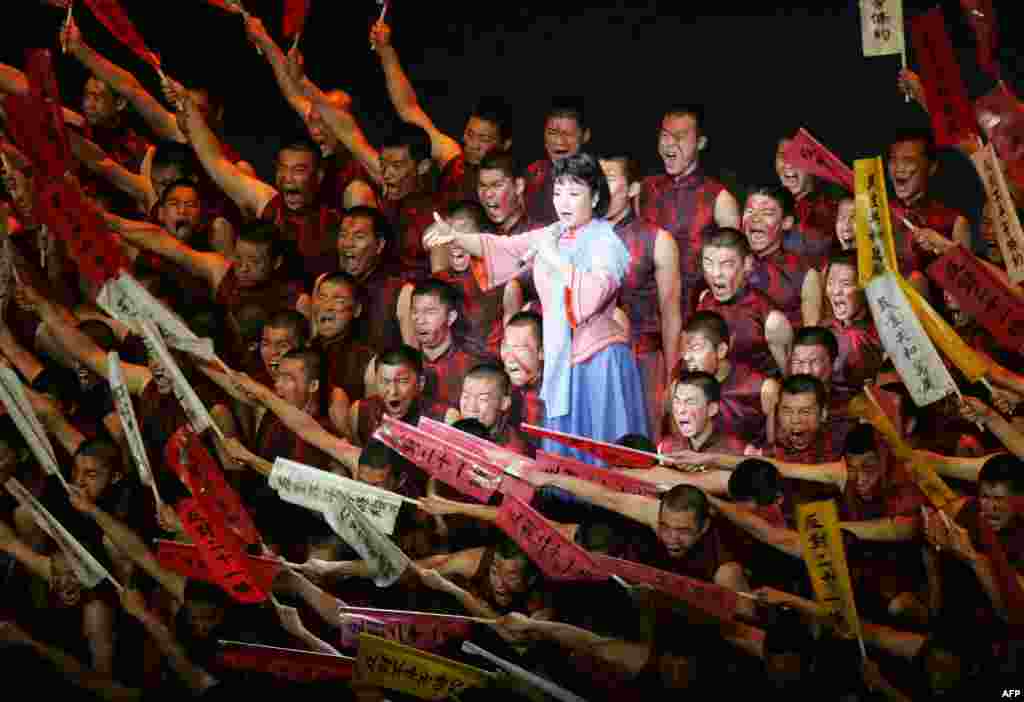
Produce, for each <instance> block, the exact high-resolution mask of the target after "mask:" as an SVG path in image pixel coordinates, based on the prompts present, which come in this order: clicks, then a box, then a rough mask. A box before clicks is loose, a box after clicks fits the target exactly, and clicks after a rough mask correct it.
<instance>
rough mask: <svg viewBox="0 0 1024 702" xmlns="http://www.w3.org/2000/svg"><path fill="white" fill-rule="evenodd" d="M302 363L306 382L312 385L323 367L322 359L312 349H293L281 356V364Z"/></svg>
mask: <svg viewBox="0 0 1024 702" xmlns="http://www.w3.org/2000/svg"><path fill="white" fill-rule="evenodd" d="M285 361H302V369H303V371H305V373H306V380H307V381H308V382H310V383H312V382H313V381H314V380H319V379H320V367H321V366H322V365H323V357H322V356H321V355H320V354H319V352H317V351H313V350H312V349H295V350H294V351H289V352H288V353H286V354H285V355H284V356H281V362H282V363H284V362H285Z"/></svg>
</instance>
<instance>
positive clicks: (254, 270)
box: [232, 239, 274, 288]
mask: <svg viewBox="0 0 1024 702" xmlns="http://www.w3.org/2000/svg"><path fill="white" fill-rule="evenodd" d="M272 250H273V246H272V245H271V244H270V242H267V243H262V242H259V243H258V242H255V241H247V240H246V239H239V240H238V242H237V243H236V244H235V253H234V255H233V256H232V260H233V261H234V263H235V274H236V275H237V276H238V285H239V287H242V288H252V287H255V286H257V285H262V284H263V283H265V282H267V281H268V280H270V274H271V273H272V272H273V271H274V259H273V254H272Z"/></svg>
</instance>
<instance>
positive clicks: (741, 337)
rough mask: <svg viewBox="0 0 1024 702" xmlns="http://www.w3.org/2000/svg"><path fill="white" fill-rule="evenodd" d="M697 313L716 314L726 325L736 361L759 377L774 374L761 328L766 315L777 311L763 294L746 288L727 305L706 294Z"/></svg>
mask: <svg viewBox="0 0 1024 702" xmlns="http://www.w3.org/2000/svg"><path fill="white" fill-rule="evenodd" d="M697 309H698V310H699V311H702V310H710V311H711V312H717V313H718V314H720V315H721V316H722V318H723V319H724V320H725V322H726V324H728V325H729V332H730V333H731V334H732V338H733V340H732V357H733V358H734V359H736V361H738V362H739V363H743V364H745V365H748V366H750V367H752V368H754V369H755V370H759V371H761V372H762V373H769V374H770V373H774V372H775V371H776V370H777V366H776V363H775V359H774V358H773V357H772V354H771V351H770V350H769V349H768V340H767V339H766V338H765V335H764V324H765V321H766V320H767V319H768V315H769V314H770V313H771V312H773V311H775V310H777V309H778V308H777V307H776V306H775V304H774V303H773V302H772V300H770V299H769V298H768V296H767V295H766V294H764V293H763V292H761V291H760V290H758V289H756V288H753V287H749V286H745V287H743V288H740V290H739V292H737V293H736V295H735V296H734V297H733V298H732V299H731V300H729V301H728V302H719V301H718V300H716V299H715V296H714V295H712V294H711V293H708V294H707V295H705V296H704V299H703V300H701V301H700V304H699V305H698V306H697Z"/></svg>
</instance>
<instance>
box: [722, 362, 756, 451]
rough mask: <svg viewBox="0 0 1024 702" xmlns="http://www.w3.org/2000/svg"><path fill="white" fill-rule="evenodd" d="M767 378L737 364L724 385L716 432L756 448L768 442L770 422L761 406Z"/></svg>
mask: <svg viewBox="0 0 1024 702" xmlns="http://www.w3.org/2000/svg"><path fill="white" fill-rule="evenodd" d="M767 379H768V376H766V375H765V374H764V373H761V372H760V371H756V370H754V369H753V368H751V367H750V366H746V365H743V364H739V363H733V364H732V366H731V367H730V368H729V375H728V376H726V378H725V381H724V382H723V383H722V384H721V386H720V393H721V398H720V400H719V402H718V414H717V415H716V416H715V419H714V422H715V429H716V430H717V431H720V432H721V433H722V434H724V435H726V436H735V437H738V438H740V439H743V440H744V441H745V443H750V444H754V445H755V446H760V445H761V444H762V443H764V439H765V435H766V432H767V422H768V420H767V418H766V417H765V415H764V409H763V408H762V404H761V388H762V386H763V385H764V383H765V381H766V380H767Z"/></svg>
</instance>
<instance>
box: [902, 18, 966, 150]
mask: <svg viewBox="0 0 1024 702" xmlns="http://www.w3.org/2000/svg"><path fill="white" fill-rule="evenodd" d="M910 35H911V38H912V40H913V44H914V51H915V53H916V54H917V57H918V62H919V63H920V65H921V82H922V83H923V85H924V92H925V99H926V101H927V103H928V112H929V113H931V118H932V129H933V130H934V131H935V143H936V145H937V146H939V147H944V146H957V145H958V144H960V143H962V142H963V141H965V140H974V138H975V137H976V135H977V129H976V128H975V122H974V113H973V112H972V111H971V105H970V103H969V102H968V101H967V90H966V89H965V88H964V83H963V80H961V78H960V66H959V65H958V64H957V62H956V58H955V57H954V55H953V44H952V43H951V42H950V41H949V35H948V34H947V33H946V23H945V20H943V18H942V8H939V7H935V8H933V9H931V10H929V11H928V12H926V13H924V14H923V15H918V16H917V17H915V18H914V19H913V20H911V22H910Z"/></svg>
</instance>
